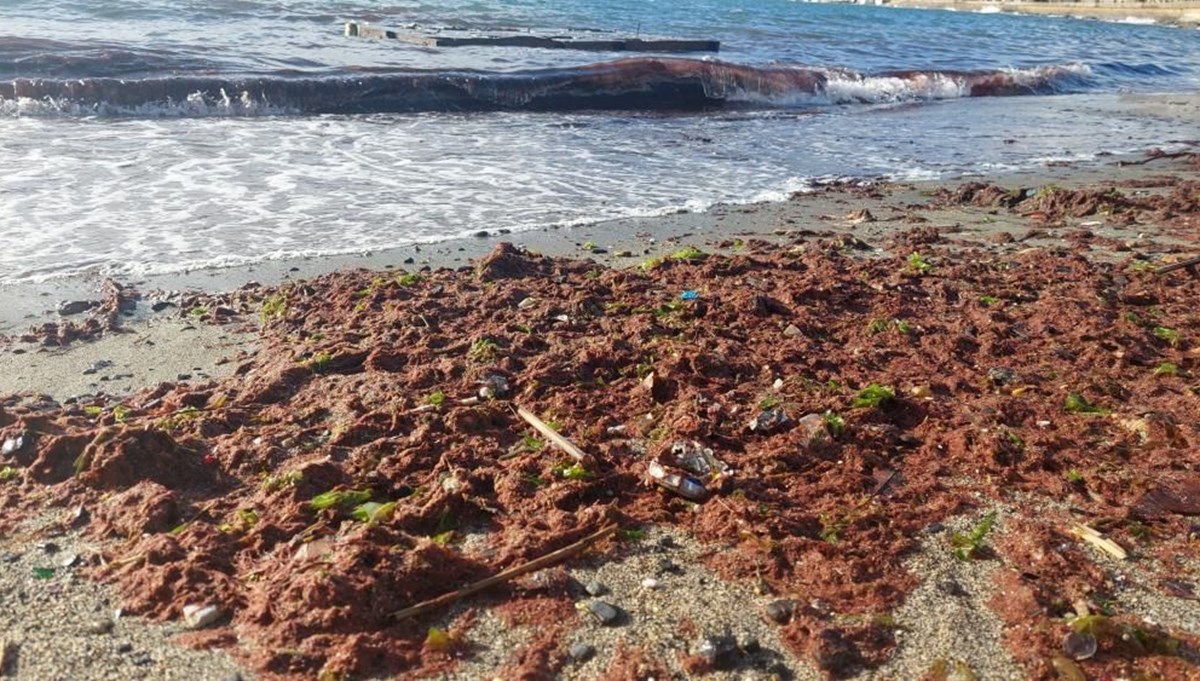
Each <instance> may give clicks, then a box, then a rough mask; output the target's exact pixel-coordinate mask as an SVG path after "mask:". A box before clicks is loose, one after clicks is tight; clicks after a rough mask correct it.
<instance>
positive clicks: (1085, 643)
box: [1062, 631, 1098, 660]
mask: <svg viewBox="0 0 1200 681" xmlns="http://www.w3.org/2000/svg"><path fill="white" fill-rule="evenodd" d="M1062 647H1063V652H1064V653H1066V654H1067V657H1070V658H1071V659H1074V660H1086V659H1088V658H1089V657H1091V656H1093V655H1095V654H1096V648H1097V647H1098V644H1097V642H1096V637H1095V636H1093V635H1091V634H1088V633H1082V632H1078V631H1072V632H1071V633H1069V634H1067V635H1066V636H1065V637H1064V638H1063V644H1062Z"/></svg>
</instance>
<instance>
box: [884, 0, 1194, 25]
mask: <svg viewBox="0 0 1200 681" xmlns="http://www.w3.org/2000/svg"><path fill="white" fill-rule="evenodd" d="M883 4H885V5H888V6H891V7H903V8H910V9H943V10H954V11H964V12H981V11H982V12H1002V13H1006V14H1025V15H1034V16H1036V15H1050V16H1063V17H1074V18H1076V19H1097V20H1100V21H1113V22H1122V21H1125V20H1129V19H1134V20H1145V21H1153V22H1154V23H1157V24H1162V25H1168V26H1179V27H1182V28H1194V27H1197V26H1200V2H1196V1H1195V0H1161V1H1160V2H1158V3H1157V4H1147V3H1144V2H1130V1H1127V0H1088V1H1081V2H1039V1H1037V0H884V2H883Z"/></svg>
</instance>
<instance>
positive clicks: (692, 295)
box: [679, 289, 700, 300]
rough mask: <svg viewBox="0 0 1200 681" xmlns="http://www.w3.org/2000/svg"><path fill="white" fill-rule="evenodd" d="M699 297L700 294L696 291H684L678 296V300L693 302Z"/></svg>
mask: <svg viewBox="0 0 1200 681" xmlns="http://www.w3.org/2000/svg"><path fill="white" fill-rule="evenodd" d="M699 297H700V293H699V292H697V291H693V290H691V289H688V290H687V291H684V292H683V293H680V294H679V299H680V300H695V299H697V298H699Z"/></svg>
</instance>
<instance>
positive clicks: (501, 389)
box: [479, 374, 510, 400]
mask: <svg viewBox="0 0 1200 681" xmlns="http://www.w3.org/2000/svg"><path fill="white" fill-rule="evenodd" d="M479 384H480V385H481V386H482V387H481V388H480V389H479V399H481V400H494V399H496V398H497V397H504V396H505V395H507V394H508V391H509V390H510V388H509V385H508V379H507V378H505V377H503V376H499V375H497V374H489V375H487V376H485V377H484V378H483V380H481V381H479Z"/></svg>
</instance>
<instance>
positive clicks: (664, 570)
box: [658, 558, 683, 575]
mask: <svg viewBox="0 0 1200 681" xmlns="http://www.w3.org/2000/svg"><path fill="white" fill-rule="evenodd" d="M658 572H659V574H670V575H682V574H683V568H682V567H680V566H679V563H676V562H675V561H673V560H671V559H670V558H663V559H661V560H659V561H658Z"/></svg>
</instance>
